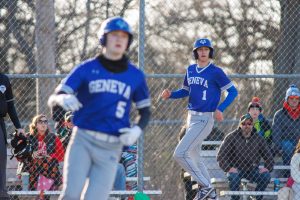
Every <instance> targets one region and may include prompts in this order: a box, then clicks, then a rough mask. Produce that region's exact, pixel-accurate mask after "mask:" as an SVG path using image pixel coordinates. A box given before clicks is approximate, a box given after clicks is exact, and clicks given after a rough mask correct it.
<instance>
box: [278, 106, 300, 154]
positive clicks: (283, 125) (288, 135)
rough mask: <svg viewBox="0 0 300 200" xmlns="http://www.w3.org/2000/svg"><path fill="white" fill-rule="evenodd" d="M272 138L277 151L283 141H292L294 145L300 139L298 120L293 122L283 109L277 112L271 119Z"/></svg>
mask: <svg viewBox="0 0 300 200" xmlns="http://www.w3.org/2000/svg"><path fill="white" fill-rule="evenodd" d="M272 132H273V133H272V138H273V142H274V144H275V147H276V148H277V149H279V148H280V147H281V142H282V141H283V140H292V141H294V142H295V144H296V143H297V142H298V140H299V138H300V118H298V119H296V120H294V119H293V118H292V117H291V116H290V115H289V113H288V111H287V110H286V109H284V108H282V109H280V110H278V111H277V112H276V113H275V115H274V118H273V124H272Z"/></svg>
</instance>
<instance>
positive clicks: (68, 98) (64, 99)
mask: <svg viewBox="0 0 300 200" xmlns="http://www.w3.org/2000/svg"><path fill="white" fill-rule="evenodd" d="M55 105H59V106H61V107H63V109H65V110H68V111H72V112H74V111H77V110H79V109H80V108H81V107H82V104H81V103H80V102H79V101H78V99H77V98H76V97H75V96H74V95H73V94H54V95H51V96H50V98H49V100H48V106H50V107H53V106H55Z"/></svg>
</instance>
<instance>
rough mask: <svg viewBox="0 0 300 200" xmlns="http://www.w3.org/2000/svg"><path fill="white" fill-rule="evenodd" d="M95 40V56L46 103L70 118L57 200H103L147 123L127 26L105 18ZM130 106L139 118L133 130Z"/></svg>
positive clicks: (143, 89)
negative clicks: (127, 150) (98, 50)
mask: <svg viewBox="0 0 300 200" xmlns="http://www.w3.org/2000/svg"><path fill="white" fill-rule="evenodd" d="M99 39H100V44H101V45H102V47H103V48H102V52H101V54H100V55H99V56H97V57H95V58H92V59H89V60H87V61H84V62H83V63H81V64H80V65H78V66H77V67H76V68H75V69H74V70H72V72H71V73H70V74H69V75H68V76H67V77H66V78H65V79H64V80H63V81H62V82H61V84H60V85H59V86H58V87H57V88H56V89H55V92H54V94H53V95H51V96H50V98H49V100H48V105H49V106H51V107H53V106H61V107H63V108H64V109H65V110H70V111H73V112H74V118H73V122H74V125H75V127H74V128H73V133H72V136H71V140H70V143H69V145H68V148H67V151H66V157H65V160H66V161H65V165H64V183H63V192H62V195H61V196H60V199H66V200H79V199H80V198H82V199H85V200H95V199H101V200H106V199H108V197H109V192H110V190H111V189H112V186H113V182H114V178H115V175H116V170H117V164H118V161H119V158H120V154H121V150H122V147H123V145H125V146H129V145H132V144H134V143H135V142H136V141H137V139H138V137H139V136H140V135H141V134H142V130H143V129H144V128H145V126H146V125H147V123H148V121H149V118H150V109H149V108H150V98H149V93H148V87H147V84H146V80H145V76H144V74H143V72H142V71H140V70H139V69H137V67H136V66H134V65H133V64H132V63H131V62H130V61H129V60H128V58H127V56H126V55H125V53H126V50H127V49H128V48H129V46H130V44H131V42H132V39H133V35H132V32H131V29H130V26H129V25H128V23H127V22H126V21H125V20H124V19H123V18H121V17H113V18H109V19H107V20H105V21H104V22H103V23H102V25H101V28H100V33H99ZM132 102H134V103H135V104H136V107H137V109H138V111H139V115H140V119H139V121H138V123H137V124H136V125H134V126H130V121H129V120H130V119H129V113H130V108H131V103H132ZM85 184H87V185H85Z"/></svg>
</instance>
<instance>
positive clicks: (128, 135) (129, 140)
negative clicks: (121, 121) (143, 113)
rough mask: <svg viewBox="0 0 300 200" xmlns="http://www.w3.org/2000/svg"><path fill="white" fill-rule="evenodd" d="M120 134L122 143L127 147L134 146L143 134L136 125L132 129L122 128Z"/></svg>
mask: <svg viewBox="0 0 300 200" xmlns="http://www.w3.org/2000/svg"><path fill="white" fill-rule="evenodd" d="M119 132H120V133H122V134H121V135H120V140H121V143H122V144H123V145H125V146H130V145H133V144H134V143H135V142H136V141H137V139H138V138H139V137H140V135H141V134H142V132H143V131H142V129H141V128H140V127H139V126H137V125H135V126H133V127H132V128H121V129H119Z"/></svg>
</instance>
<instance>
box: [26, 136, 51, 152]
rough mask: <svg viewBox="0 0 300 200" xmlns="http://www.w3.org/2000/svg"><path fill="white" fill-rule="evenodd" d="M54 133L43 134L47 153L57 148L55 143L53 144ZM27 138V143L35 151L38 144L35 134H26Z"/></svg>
mask: <svg viewBox="0 0 300 200" xmlns="http://www.w3.org/2000/svg"><path fill="white" fill-rule="evenodd" d="M55 138H56V136H55V134H54V133H48V134H47V135H46V136H45V139H44V141H45V143H46V148H47V154H48V155H51V154H53V153H54V152H55V150H56V149H57V147H56V144H55ZM28 139H29V143H30V144H31V146H32V150H33V151H37V150H38V146H39V141H38V138H37V137H36V136H33V135H29V136H28Z"/></svg>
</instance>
